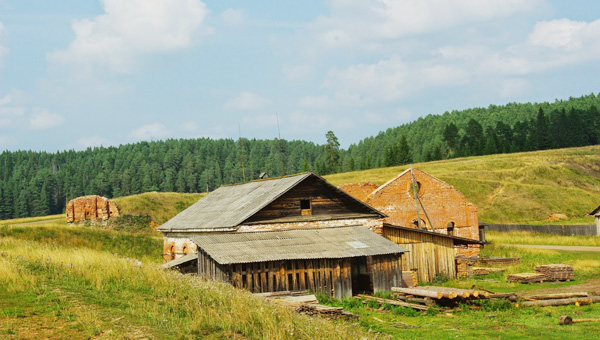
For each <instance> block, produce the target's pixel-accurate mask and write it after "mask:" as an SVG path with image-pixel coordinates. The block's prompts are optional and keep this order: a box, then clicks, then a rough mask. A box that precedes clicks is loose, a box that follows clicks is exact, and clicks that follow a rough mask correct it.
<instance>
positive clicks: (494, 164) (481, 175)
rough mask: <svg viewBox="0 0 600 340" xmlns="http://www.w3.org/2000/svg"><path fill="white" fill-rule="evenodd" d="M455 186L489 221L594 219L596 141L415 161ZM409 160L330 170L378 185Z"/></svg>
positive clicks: (599, 156) (599, 180) (599, 174)
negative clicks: (557, 217) (555, 217)
mask: <svg viewBox="0 0 600 340" xmlns="http://www.w3.org/2000/svg"><path fill="white" fill-rule="evenodd" d="M413 166H414V167H416V168H419V169H421V170H423V171H425V172H427V173H429V174H431V175H433V176H435V177H437V178H440V179H441V180H443V181H445V182H447V183H449V184H450V185H453V186H454V187H456V188H457V189H458V190H460V191H461V192H462V193H464V194H465V196H466V197H467V200H468V201H469V202H472V203H474V204H476V205H477V206H478V208H479V219H480V220H481V221H485V222H488V223H536V222H538V223H545V222H544V220H545V219H546V218H547V217H548V216H550V215H551V214H552V213H555V212H561V213H564V214H566V215H567V216H568V220H566V221H560V222H556V221H555V222H549V223H564V224H568V223H574V224H575V223H577V224H578V223H582V224H593V217H591V216H586V214H587V213H589V212H590V211H592V210H593V209H594V208H596V207H597V206H598V205H599V204H600V201H599V200H598V197H600V146H589V147H581V148H569V149H558V150H547V151H536V152H526V153H515V154H500V155H490V156H481V157H468V158H456V159H449V160H443V161H436V162H428V163H418V164H414V165H413ZM407 168H408V165H404V166H398V167H390V168H381V169H372V170H365V171H355V172H348V173H342V174H335V175H329V176H326V177H325V178H326V179H327V180H328V181H330V182H332V183H333V184H335V185H340V184H344V183H356V182H366V181H371V182H374V183H375V184H378V185H381V184H383V183H385V182H386V181H388V180H390V179H392V178H394V177H395V176H396V175H398V174H399V173H400V172H402V171H404V170H405V169H407Z"/></svg>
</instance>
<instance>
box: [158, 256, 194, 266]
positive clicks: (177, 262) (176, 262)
mask: <svg viewBox="0 0 600 340" xmlns="http://www.w3.org/2000/svg"><path fill="white" fill-rule="evenodd" d="M197 259H198V253H192V254H187V255H184V256H182V257H180V258H178V259H175V260H171V261H169V262H166V263H163V264H162V265H161V267H163V268H166V269H171V268H173V267H177V266H179V265H182V264H184V263H186V262H189V261H193V260H197Z"/></svg>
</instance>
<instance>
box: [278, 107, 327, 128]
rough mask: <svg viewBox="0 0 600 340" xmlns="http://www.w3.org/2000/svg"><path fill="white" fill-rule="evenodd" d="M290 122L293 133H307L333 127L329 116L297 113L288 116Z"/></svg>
mask: <svg viewBox="0 0 600 340" xmlns="http://www.w3.org/2000/svg"><path fill="white" fill-rule="evenodd" d="M288 121H289V123H290V125H291V129H292V130H293V131H295V132H306V131H312V130H315V129H316V130H318V129H324V128H326V127H328V126H331V125H330V123H331V121H332V120H331V117H330V116H329V115H327V114H307V113H305V112H301V111H296V112H292V113H290V114H289V115H288Z"/></svg>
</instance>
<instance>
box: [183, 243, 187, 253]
mask: <svg viewBox="0 0 600 340" xmlns="http://www.w3.org/2000/svg"><path fill="white" fill-rule="evenodd" d="M187 254H188V247H187V244H186V245H184V246H183V255H187Z"/></svg>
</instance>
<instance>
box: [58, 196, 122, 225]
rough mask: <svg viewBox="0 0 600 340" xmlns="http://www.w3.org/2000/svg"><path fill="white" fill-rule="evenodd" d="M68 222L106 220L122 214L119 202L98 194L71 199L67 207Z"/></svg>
mask: <svg viewBox="0 0 600 340" xmlns="http://www.w3.org/2000/svg"><path fill="white" fill-rule="evenodd" d="M65 214H66V220H67V222H68V223H74V222H81V221H97V220H100V221H106V220H108V219H109V218H111V217H117V216H119V215H120V214H121V212H120V209H119V207H118V206H117V204H116V203H115V202H113V201H111V200H109V199H108V198H106V197H100V196H98V195H90V196H82V197H77V198H74V199H72V200H70V201H69V202H68V203H67V207H66V208H65Z"/></svg>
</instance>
